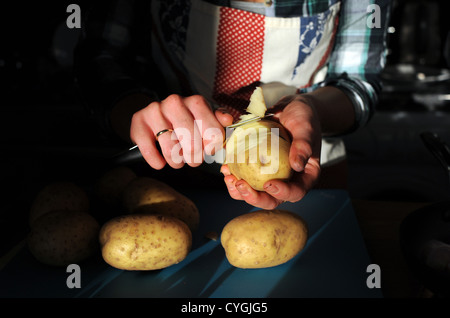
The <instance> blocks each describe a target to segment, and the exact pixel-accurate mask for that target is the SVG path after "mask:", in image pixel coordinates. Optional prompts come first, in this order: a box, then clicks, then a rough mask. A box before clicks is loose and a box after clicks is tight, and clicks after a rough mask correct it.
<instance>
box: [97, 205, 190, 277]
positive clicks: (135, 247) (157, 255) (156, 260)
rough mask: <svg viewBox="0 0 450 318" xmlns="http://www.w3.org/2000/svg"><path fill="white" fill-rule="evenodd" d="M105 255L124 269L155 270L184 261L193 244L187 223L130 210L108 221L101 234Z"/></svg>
mask: <svg viewBox="0 0 450 318" xmlns="http://www.w3.org/2000/svg"><path fill="white" fill-rule="evenodd" d="M99 241H100V245H101V247H102V256H103V259H104V260H105V262H106V263H108V264H109V265H111V266H113V267H116V268H119V269H124V270H141V271H144V270H156V269H161V268H165V267H168V266H171V265H173V264H177V263H179V262H181V261H182V260H183V259H185V257H186V256H187V255H188V253H189V251H190V249H191V245H192V234H191V231H190V230H189V228H188V226H187V225H186V223H184V222H183V221H181V220H179V219H177V218H174V217H170V216H165V215H157V214H130V215H125V216H120V217H116V218H114V219H112V220H110V221H108V222H107V223H105V224H104V225H103V226H102V228H101V230H100V234H99Z"/></svg>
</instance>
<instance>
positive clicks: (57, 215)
mask: <svg viewBox="0 0 450 318" xmlns="http://www.w3.org/2000/svg"><path fill="white" fill-rule="evenodd" d="M99 230H100V226H99V224H98V222H97V220H95V219H94V217H92V216H91V215H90V214H88V213H86V212H80V211H65V210H60V211H51V212H48V213H46V214H44V215H42V216H41V217H39V218H38V219H36V221H35V222H34V223H33V228H32V229H31V231H30V233H29V235H28V237H27V243H28V248H29V250H30V252H31V254H33V255H34V257H35V258H36V259H37V260H38V261H40V262H42V263H44V264H47V265H52V266H67V265H69V264H72V263H78V262H81V261H83V260H84V259H87V258H88V257H90V256H91V255H93V254H94V253H95V252H96V251H97V250H98V240H97V237H98V232H99Z"/></svg>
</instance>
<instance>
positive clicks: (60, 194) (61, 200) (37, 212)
mask: <svg viewBox="0 0 450 318" xmlns="http://www.w3.org/2000/svg"><path fill="white" fill-rule="evenodd" d="M89 206H90V202H89V197H88V195H87V193H86V192H85V191H84V190H83V189H82V188H81V187H79V186H78V185H76V184H74V183H72V182H53V183H50V184H48V185H46V186H45V187H44V188H43V189H42V190H41V191H39V193H38V194H37V195H36V197H35V199H34V201H33V203H32V205H31V209H30V214H29V224H30V225H32V224H33V222H34V221H35V220H36V219H37V218H39V217H40V216H42V215H44V214H46V213H48V212H51V211H55V210H60V211H61V210H65V211H79V212H88V211H89Z"/></svg>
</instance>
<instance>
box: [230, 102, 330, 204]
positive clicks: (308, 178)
mask: <svg viewBox="0 0 450 318" xmlns="http://www.w3.org/2000/svg"><path fill="white" fill-rule="evenodd" d="M310 104H311V103H308V102H307V100H306V99H304V98H302V96H301V95H293V96H288V97H285V98H283V99H282V100H280V101H279V102H278V103H277V104H276V105H275V106H274V107H273V108H272V109H271V110H272V111H273V112H275V116H274V117H275V118H276V119H277V120H279V122H280V123H281V124H282V125H283V126H284V127H285V128H286V129H287V130H288V132H289V133H290V134H291V137H292V144H291V148H290V151H289V163H290V165H291V167H292V169H293V170H294V175H293V176H292V178H291V180H290V181H289V182H284V181H281V180H270V181H267V182H266V183H265V184H264V190H265V191H256V190H254V189H253V188H251V187H250V186H249V184H248V183H247V182H245V181H244V180H237V179H236V177H234V176H233V175H231V173H230V170H229V168H228V166H227V165H223V166H222V168H221V172H222V173H223V174H224V176H225V177H224V180H225V183H226V185H227V188H228V192H229V194H230V196H231V197H232V198H233V199H236V200H243V201H245V202H247V203H249V204H251V205H253V206H255V207H259V208H262V209H275V208H276V207H277V206H278V205H279V204H280V203H283V202H286V201H289V202H297V201H299V200H301V199H302V198H303V197H304V196H305V195H306V193H308V191H309V190H310V189H312V188H313V186H314V185H315V184H316V182H317V180H318V179H319V176H320V149H321V141H322V133H321V126H320V122H319V118H318V115H317V112H316V110H315V109H314V106H313V105H310ZM278 109H279V111H278Z"/></svg>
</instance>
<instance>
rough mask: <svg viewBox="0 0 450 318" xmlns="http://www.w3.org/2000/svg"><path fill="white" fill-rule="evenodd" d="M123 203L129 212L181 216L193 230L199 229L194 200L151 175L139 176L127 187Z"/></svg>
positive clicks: (198, 217) (198, 216)
mask: <svg viewBox="0 0 450 318" xmlns="http://www.w3.org/2000/svg"><path fill="white" fill-rule="evenodd" d="M123 204H124V207H125V209H126V210H127V211H128V212H129V213H139V214H144V213H149V214H151V213H157V214H163V215H167V216H172V217H176V218H179V219H180V220H182V221H183V222H185V223H186V224H187V225H188V226H189V229H190V230H191V231H195V230H196V229H197V227H198V224H199V220H200V214H199V211H198V209H197V206H196V205H195V204H194V202H192V200H190V199H189V198H188V197H186V196H184V195H182V194H181V193H179V192H178V191H176V190H175V189H173V188H172V187H170V186H169V185H167V184H166V183H164V182H161V181H159V180H156V179H153V178H149V177H138V178H136V179H134V180H133V181H131V182H130V183H129V184H128V185H127V186H126V187H125V190H124V192H123Z"/></svg>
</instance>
